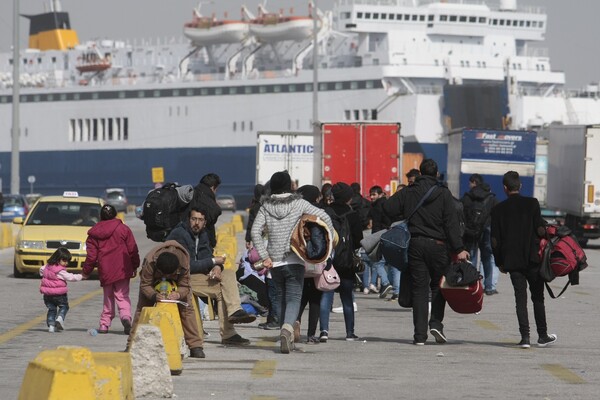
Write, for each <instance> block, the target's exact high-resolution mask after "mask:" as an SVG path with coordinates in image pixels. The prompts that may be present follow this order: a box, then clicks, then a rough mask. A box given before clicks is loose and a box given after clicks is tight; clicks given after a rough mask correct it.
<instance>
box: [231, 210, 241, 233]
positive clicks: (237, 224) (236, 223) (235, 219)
mask: <svg viewBox="0 0 600 400" xmlns="http://www.w3.org/2000/svg"><path fill="white" fill-rule="evenodd" d="M231 223H232V224H233V227H234V229H235V233H239V232H242V231H243V230H244V223H243V221H242V216H241V214H233V215H232V216H231Z"/></svg>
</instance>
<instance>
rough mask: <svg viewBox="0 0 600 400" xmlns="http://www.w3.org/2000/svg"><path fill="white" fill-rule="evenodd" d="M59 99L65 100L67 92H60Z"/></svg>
mask: <svg viewBox="0 0 600 400" xmlns="http://www.w3.org/2000/svg"><path fill="white" fill-rule="evenodd" d="M60 100H61V101H66V100H67V94H66V93H61V94H60Z"/></svg>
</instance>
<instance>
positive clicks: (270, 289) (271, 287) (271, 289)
mask: <svg viewBox="0 0 600 400" xmlns="http://www.w3.org/2000/svg"><path fill="white" fill-rule="evenodd" d="M265 282H266V284H267V296H268V297H269V315H267V322H271V321H275V322H279V315H277V314H276V310H275V307H274V306H273V305H274V304H275V292H276V291H277V289H276V288H275V283H274V282H273V279H272V278H265Z"/></svg>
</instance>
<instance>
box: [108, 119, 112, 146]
mask: <svg viewBox="0 0 600 400" xmlns="http://www.w3.org/2000/svg"><path fill="white" fill-rule="evenodd" d="M108 140H109V141H112V140H113V119H112V118H109V119H108Z"/></svg>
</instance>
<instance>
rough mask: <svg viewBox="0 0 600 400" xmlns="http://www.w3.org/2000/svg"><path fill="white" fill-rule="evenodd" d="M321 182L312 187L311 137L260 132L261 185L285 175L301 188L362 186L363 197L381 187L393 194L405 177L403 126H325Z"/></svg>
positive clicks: (258, 172)
mask: <svg viewBox="0 0 600 400" xmlns="http://www.w3.org/2000/svg"><path fill="white" fill-rule="evenodd" d="M321 132H322V138H323V139H322V143H323V146H322V149H323V154H322V172H323V173H322V179H321V181H320V182H316V183H315V182H313V175H312V174H313V166H314V164H313V163H314V153H313V135H312V133H307V132H258V135H257V148H256V160H257V167H256V168H257V173H256V181H257V183H262V184H264V183H266V182H267V181H268V180H269V179H270V177H271V175H272V174H273V173H275V172H277V171H282V170H287V171H288V172H289V173H290V175H291V176H292V179H294V180H296V181H297V183H298V185H299V186H302V185H306V184H314V185H316V186H319V187H320V186H321V185H322V184H323V183H326V182H330V183H335V182H340V181H341V182H346V183H348V184H350V183H352V182H358V183H359V184H360V185H361V189H362V194H363V195H368V191H369V188H370V187H371V186H375V185H379V186H381V187H382V188H383V189H384V191H386V192H388V193H389V194H392V193H394V192H395V191H396V189H397V187H398V183H399V181H400V176H401V165H402V156H401V150H400V149H401V135H400V124H399V123H389V122H374V121H373V122H372V121H368V122H367V121H365V122H360V121H359V122H352V123H323V124H322V125H321Z"/></svg>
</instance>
